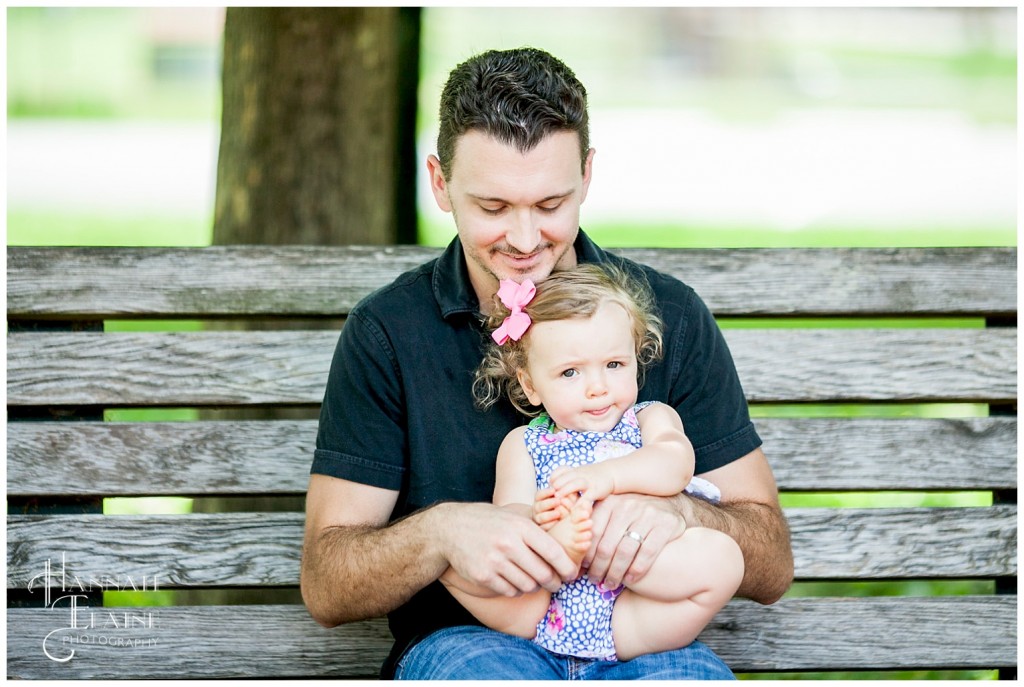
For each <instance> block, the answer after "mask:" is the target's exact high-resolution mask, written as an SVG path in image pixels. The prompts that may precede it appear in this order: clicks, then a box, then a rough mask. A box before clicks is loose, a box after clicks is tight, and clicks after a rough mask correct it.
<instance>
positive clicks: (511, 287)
mask: <svg viewBox="0 0 1024 687" xmlns="http://www.w3.org/2000/svg"><path fill="white" fill-rule="evenodd" d="M535 293H537V288H536V287H535V286H534V285H533V282H532V281H530V280H529V279H527V280H526V281H524V282H523V283H522V284H517V283H515V282H514V281H512V280H511V279H502V280H501V284H500V286H499V288H498V298H499V299H500V300H501V302H502V303H504V304H505V307H506V308H508V309H509V310H511V311H512V313H511V314H510V315H509V316H508V317H506V318H505V319H504V321H503V322H502V323H501V326H500V327H498V328H497V329H495V330H494V331H493V332H492V333H491V338H493V339H494V342H495V343H496V344H498V345H499V346H504V345H505V342H506V341H508V340H509V339H512V340H513V341H519V339H521V338H522V336H523V334H525V333H526V330H527V329H528V328H529V326H530V316H529V315H527V314H526V313H525V312H523V308H525V307H526V304H527V303H529V302H530V301H532V300H533V295H534V294H535Z"/></svg>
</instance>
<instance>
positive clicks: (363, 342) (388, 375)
mask: <svg viewBox="0 0 1024 687" xmlns="http://www.w3.org/2000/svg"><path fill="white" fill-rule="evenodd" d="M403 417H404V411H403V399H402V393H401V384H400V380H399V373H398V367H397V364H396V362H395V356H394V352H393V350H392V349H391V347H390V345H389V342H388V340H387V338H386V336H385V335H384V333H383V329H382V328H381V327H380V326H378V325H376V324H375V323H374V321H373V319H372V317H367V316H366V315H365V314H363V313H362V312H361V311H360V310H359V309H358V308H356V309H354V310H353V312H352V313H351V314H350V315H349V317H348V319H347V321H346V322H345V325H344V327H343V328H342V330H341V334H340V336H339V337H338V344H337V346H336V347H335V351H334V358H333V359H332V361H331V370H330V373H329V375H328V379H327V388H326V390H325V392H324V401H323V404H322V405H321V407H320V427H319V430H318V432H317V439H316V451H315V452H314V454H313V465H312V468H311V470H310V472H312V473H313V474H323V475H329V476H331V477H340V478H342V479H347V480H351V481H353V482H359V483H362V484H368V485H371V486H375V487H380V488H383V489H392V490H396V491H397V490H399V489H400V487H401V484H402V478H403V473H404V472H405V467H404V456H405V453H406V448H405V445H404V443H405V436H406V433H405V430H404V427H403V422H404V420H403V419H402V418H403Z"/></svg>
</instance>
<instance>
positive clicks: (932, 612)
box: [7, 596, 1017, 679]
mask: <svg viewBox="0 0 1024 687" xmlns="http://www.w3.org/2000/svg"><path fill="white" fill-rule="evenodd" d="M103 612H104V613H113V614H115V617H117V614H121V616H120V617H122V618H123V614H124V613H128V614H130V615H129V620H131V619H132V618H137V619H139V620H140V621H141V622H137V623H136V627H134V628H132V627H129V628H127V629H110V628H107V629H100V628H94V629H83V630H80V631H78V632H77V633H73V632H71V631H70V630H61V628H64V627H67V626H68V625H69V623H68V615H69V612H68V610H67V609H49V610H45V609H9V610H8V612H7V628H8V632H7V637H8V639H7V673H8V677H9V678H14V679H85V678H88V679H117V678H123V677H126V676H131V677H135V678H167V677H170V676H173V677H176V678H256V677H265V678H287V677H296V676H304V677H305V676H308V677H374V676H375V675H376V673H377V671H378V669H379V667H380V664H381V663H382V662H383V660H384V657H385V656H386V654H387V651H388V649H389V647H390V644H391V639H390V635H389V633H388V630H387V626H386V624H385V623H384V621H383V620H379V619H378V620H371V621H364V622H360V623H355V624H353V625H346V626H341V627H338V628H334V629H331V630H326V629H324V628H322V627H320V626H318V625H317V624H316V623H314V622H313V621H312V620H311V619H310V618H309V615H308V614H307V613H306V611H305V609H304V608H302V607H298V606H207V607H201V606H200V607H168V608H149V609H139V608H130V609H128V608H108V609H103ZM146 613H151V614H152V615H151V616H147V615H144V614H146ZM103 617H105V616H103ZM103 617H101V618H100V620H102V618H103ZM150 617H151V622H149V618H150ZM87 618H88V616H82V619H81V620H80V623H79V624H80V625H86V624H87V623H88V620H87ZM97 624H99V622H97ZM144 625H152V627H146V626H144ZM55 630H56V631H57V632H56V634H54V635H53V636H52V637H51V639H50V640H49V641H48V642H47V647H48V650H50V651H51V653H52V654H53V655H55V656H57V657H65V656H67V655H68V651H69V650H70V649H74V651H75V655H74V657H73V658H72V659H71V660H69V661H67V662H65V663H57V662H55V661H52V660H50V659H49V658H47V657H46V655H45V654H44V652H43V641H44V639H45V638H46V636H47V635H48V634H49V633H51V632H54V631H55ZM63 636H69V637H70V636H77V637H84V638H85V641H86V642H91V643H77V644H70V643H64V644H62V643H61V641H60V639H61V638H62V637H63ZM1016 637H1017V624H1016V599H1015V598H1014V597H979V596H973V597H945V598H943V597H938V598H884V597H879V598H860V599H856V598H851V599H835V598H819V599H783V600H782V601H780V602H778V603H776V604H774V605H772V606H759V605H757V604H754V603H753V602H748V601H743V600H736V601H733V602H732V603H730V604H729V606H727V607H726V608H725V609H724V610H722V611H721V612H720V613H719V615H718V616H717V617H716V618H715V619H714V620H713V621H712V622H711V624H710V625H709V626H708V627H707V628H706V629H705V630H704V632H703V633H702V634H701V636H700V639H701V641H703V642H705V643H706V644H708V645H709V646H710V647H711V648H712V649H714V650H715V651H716V652H717V653H718V654H719V655H720V656H721V657H722V658H723V659H724V660H725V661H726V663H728V664H729V666H730V667H731V668H732V669H733V670H734V671H737V672H745V671H746V672H755V671H809V670H844V669H849V670H869V669H873V670H891V669H901V668H918V667H927V668H935V669H941V668H994V667H1000V666H1014V665H1016V643H1017V641H1016ZM101 638H105V643H102V644H101V643H100V642H101V641H104V639H101ZM118 639H120V640H121V643H122V645H121V646H117V645H116V643H117V640H118ZM128 640H135V641H136V642H137V644H136V645H134V646H124V643H125V642H127V641H128Z"/></svg>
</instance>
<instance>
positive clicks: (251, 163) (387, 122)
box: [213, 7, 420, 245]
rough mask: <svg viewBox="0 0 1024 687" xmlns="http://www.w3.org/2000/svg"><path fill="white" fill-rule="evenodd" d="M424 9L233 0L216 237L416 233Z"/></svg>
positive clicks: (227, 240)
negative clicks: (250, 4) (248, 4)
mask: <svg viewBox="0 0 1024 687" xmlns="http://www.w3.org/2000/svg"><path fill="white" fill-rule="evenodd" d="M419 12H420V10H419V8H399V7H324V8H243V7H230V8H228V10H227V14H226V18H225V24H224V64H223V74H224V76H223V116H222V119H221V143H220V156H219V159H218V165H217V195H216V203H215V209H214V229H213V242H214V243H215V244H232V243H270V244H283V243H291V244H295V243H301V244H319V245H327V244H338V243H346V244H377V245H380V244H390V243H415V242H416V191H415V173H416V172H415V170H416V150H415V124H416V85H417V80H418V73H419V21H420V17H419Z"/></svg>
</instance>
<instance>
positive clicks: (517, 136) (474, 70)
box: [437, 48, 590, 179]
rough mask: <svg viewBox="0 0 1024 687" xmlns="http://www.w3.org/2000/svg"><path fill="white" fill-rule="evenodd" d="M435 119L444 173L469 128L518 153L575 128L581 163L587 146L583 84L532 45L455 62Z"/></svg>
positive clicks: (567, 69) (585, 100)
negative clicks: (549, 135) (457, 145)
mask: <svg viewBox="0 0 1024 687" xmlns="http://www.w3.org/2000/svg"><path fill="white" fill-rule="evenodd" d="M440 120H441V128H440V131H439V132H438V134H437V155H438V157H439V158H440V160H441V171H442V172H443V173H444V176H445V178H446V179H450V178H451V171H452V162H453V161H454V157H455V142H456V141H457V140H458V138H459V136H461V135H462V134H464V133H466V132H467V131H471V130H479V131H482V132H484V133H486V134H488V135H489V136H492V137H494V138H495V139H497V140H499V141H501V142H502V143H505V144H507V145H514V146H515V147H516V148H517V149H518V150H519V151H520V152H524V153H525V152H527V151H529V150H531V149H533V147H534V146H536V145H537V144H538V143H540V141H541V140H543V139H544V137H545V136H547V135H548V134H551V133H554V132H557V131H575V132H576V133H577V134H578V136H579V140H580V166H581V168H582V167H583V165H584V164H585V162H586V158H587V151H588V150H589V149H590V130H589V129H590V127H589V120H588V117H587V91H586V89H585V88H584V87H583V84H582V83H580V81H579V79H577V78H576V75H575V74H573V72H572V70H571V69H569V67H567V66H566V65H565V64H564V63H563V62H562V61H561V60H559V59H558V58H556V57H554V56H553V55H551V54H549V53H546V52H544V51H543V50H538V49H536V48H516V49H514V50H489V51H487V52H485V53H481V54H479V55H477V56H475V57H471V58H470V59H468V60H466V61H465V62H463V63H462V64H460V65H459V66H457V67H456V68H455V69H453V70H452V72H451V74H449V76H448V82H447V83H446V84H445V87H444V90H443V91H442V92H441V108H440Z"/></svg>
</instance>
